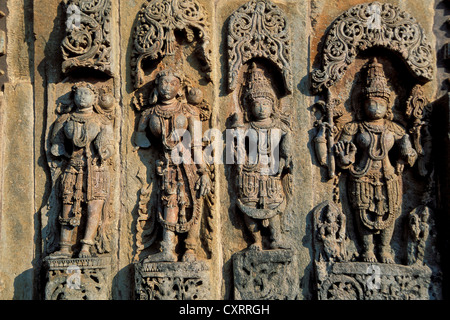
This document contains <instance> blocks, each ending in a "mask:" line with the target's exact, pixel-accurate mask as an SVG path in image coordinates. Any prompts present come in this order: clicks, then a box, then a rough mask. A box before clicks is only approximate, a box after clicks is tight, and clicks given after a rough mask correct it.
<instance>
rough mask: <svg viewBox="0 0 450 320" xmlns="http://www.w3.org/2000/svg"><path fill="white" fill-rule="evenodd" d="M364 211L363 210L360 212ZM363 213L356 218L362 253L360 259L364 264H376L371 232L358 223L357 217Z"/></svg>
mask: <svg viewBox="0 0 450 320" xmlns="http://www.w3.org/2000/svg"><path fill="white" fill-rule="evenodd" d="M361 211H364V210H361ZM362 214H364V212H361V213H360V214H359V216H358V217H357V220H358V228H359V233H360V234H361V238H362V246H363V252H362V254H361V259H362V261H364V262H377V258H376V256H375V251H374V250H375V245H374V243H373V231H371V230H368V229H367V228H366V227H365V226H364V225H363V224H362V222H361V221H360V219H359V217H361V216H363V215H362Z"/></svg>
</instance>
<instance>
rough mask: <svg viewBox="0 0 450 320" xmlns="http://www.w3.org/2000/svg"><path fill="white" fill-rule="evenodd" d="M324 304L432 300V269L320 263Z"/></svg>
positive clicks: (394, 265)
mask: <svg viewBox="0 0 450 320" xmlns="http://www.w3.org/2000/svg"><path fill="white" fill-rule="evenodd" d="M316 276H317V286H318V287H317V288H318V298H319V299H320V300H428V299H430V285H431V280H432V279H431V276H432V272H431V269H430V268H428V267H427V266H424V265H412V266H404V265H396V264H383V263H365V262H335V263H333V262H316Z"/></svg>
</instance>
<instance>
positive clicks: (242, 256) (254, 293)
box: [233, 249, 299, 300]
mask: <svg viewBox="0 0 450 320" xmlns="http://www.w3.org/2000/svg"><path fill="white" fill-rule="evenodd" d="M233 275H234V287H235V289H234V299H236V300H294V299H296V298H297V297H298V294H299V292H298V290H299V277H298V271H297V262H296V258H295V256H294V253H293V251H292V250H280V249H278V250H263V251H253V250H245V251H242V252H238V253H235V254H234V255H233Z"/></svg>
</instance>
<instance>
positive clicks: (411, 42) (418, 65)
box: [312, 2, 434, 91]
mask: <svg viewBox="0 0 450 320" xmlns="http://www.w3.org/2000/svg"><path fill="white" fill-rule="evenodd" d="M376 46H379V47H384V48H387V49H390V50H392V51H394V52H396V53H398V54H399V55H400V56H401V57H402V58H403V59H404V60H405V62H406V64H407V65H408V66H409V68H410V69H411V71H412V73H413V74H414V75H415V76H417V77H418V78H422V79H425V80H431V79H432V78H433V73H434V69H433V49H432V47H431V45H430V43H429V41H428V40H427V38H426V36H425V32H424V30H423V28H422V27H421V26H420V24H419V23H418V22H417V21H416V19H415V18H413V17H412V16H411V15H410V14H409V13H407V12H404V11H401V10H400V9H399V8H397V7H395V6H394V5H392V4H389V3H384V4H381V3H378V2H373V3H369V4H361V5H357V6H354V7H352V8H351V9H350V10H348V11H346V12H345V13H343V14H342V15H341V16H340V17H338V18H337V19H336V21H335V22H334V24H333V25H332V26H331V29H330V31H329V33H328V35H327V37H326V39H325V42H324V48H323V58H322V67H321V69H316V70H314V71H313V73H312V87H313V89H314V90H317V91H321V90H323V89H325V88H329V87H331V86H333V85H334V84H335V83H336V82H337V81H339V80H340V79H341V78H342V76H343V75H344V73H345V72H346V70H347V68H348V66H349V65H350V64H351V63H352V62H353V61H354V60H355V58H356V56H357V55H358V52H359V51H360V50H361V51H362V50H365V49H368V48H371V47H376Z"/></svg>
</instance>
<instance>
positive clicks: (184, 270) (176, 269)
mask: <svg viewBox="0 0 450 320" xmlns="http://www.w3.org/2000/svg"><path fill="white" fill-rule="evenodd" d="M210 276H211V275H210V271H209V266H208V263H207V262H206V261H195V262H159V263H154V262H144V263H137V264H136V265H135V281H136V298H137V299H138V300H208V299H210V298H211V296H210Z"/></svg>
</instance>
